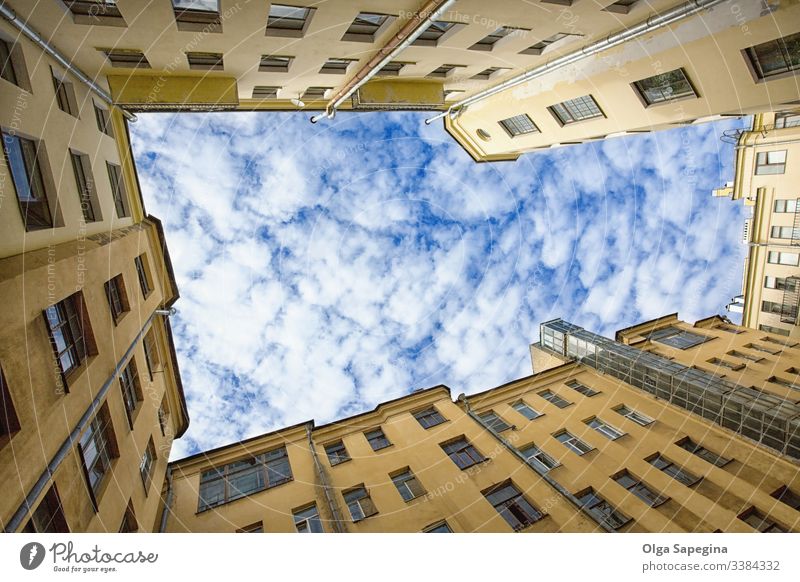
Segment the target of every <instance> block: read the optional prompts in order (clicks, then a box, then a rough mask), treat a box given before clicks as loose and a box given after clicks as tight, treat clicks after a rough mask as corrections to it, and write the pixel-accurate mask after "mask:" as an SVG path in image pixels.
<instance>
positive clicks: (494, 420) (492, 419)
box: [478, 410, 511, 432]
mask: <svg viewBox="0 0 800 582" xmlns="http://www.w3.org/2000/svg"><path fill="white" fill-rule="evenodd" d="M478 418H480V419H481V420H482V421H483V422H484V423H486V424H488V425H489V427H490V428H492V429H493V430H494V431H495V432H503V431H504V430H508V429H510V428H511V427H510V426H509V425H508V424H506V422H505V421H504V420H503V419H502V418H500V417H499V416H497V414H496V413H495V412H494V411H493V410H490V411H489V412H484V413H483V414H479V415H478Z"/></svg>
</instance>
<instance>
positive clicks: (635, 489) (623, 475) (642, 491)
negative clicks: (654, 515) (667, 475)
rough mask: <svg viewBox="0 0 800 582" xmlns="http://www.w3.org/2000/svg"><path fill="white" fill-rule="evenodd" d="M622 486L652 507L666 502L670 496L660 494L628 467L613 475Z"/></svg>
mask: <svg viewBox="0 0 800 582" xmlns="http://www.w3.org/2000/svg"><path fill="white" fill-rule="evenodd" d="M613 479H614V481H616V482H617V483H618V484H619V485H620V486H622V487H624V488H625V489H627V490H628V491H630V492H631V493H633V494H634V495H636V497H638V498H639V499H641V500H642V501H644V502H645V503H646V504H647V505H649V506H650V507H656V506H658V505H661V504H662V503H664V502H666V501H667V500H668V499H669V498H668V497H664V496H663V495H659V494H658V493H656V492H655V491H653V490H652V489H650V488H649V487H648V486H647V485H645V484H644V483H642V481H640V480H639V479H637V478H636V477H634V476H633V475H631V474H630V473H629V472H628V471H627V469H626V470H623V471H622V472H620V473H618V474H617V475H615V476H614V477H613Z"/></svg>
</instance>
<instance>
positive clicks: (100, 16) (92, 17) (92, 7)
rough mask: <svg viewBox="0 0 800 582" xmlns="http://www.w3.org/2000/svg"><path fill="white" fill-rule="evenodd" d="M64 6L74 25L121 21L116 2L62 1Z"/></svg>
mask: <svg viewBox="0 0 800 582" xmlns="http://www.w3.org/2000/svg"><path fill="white" fill-rule="evenodd" d="M64 4H66V5H67V8H69V10H70V12H72V19H73V21H74V22H75V23H76V24H112V23H113V21H114V20H122V14H120V12H119V8H117V1H116V0H64ZM122 24H123V25H124V21H123V23H122Z"/></svg>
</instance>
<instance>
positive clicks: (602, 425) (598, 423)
mask: <svg viewBox="0 0 800 582" xmlns="http://www.w3.org/2000/svg"><path fill="white" fill-rule="evenodd" d="M585 423H586V425H587V426H589V427H590V428H593V429H594V430H596V431H597V432H599V433H600V434H601V435H603V436H604V437H606V438H607V439H610V440H612V441H615V440H617V439H618V438H620V437H622V436H625V433H624V432H622V431H621V430H619V429H616V428H614V427H613V426H611V425H610V424H608V423H606V422H604V421H602V420H600V419H599V418H597V417H594V418H590V419H589V420H587V421H585Z"/></svg>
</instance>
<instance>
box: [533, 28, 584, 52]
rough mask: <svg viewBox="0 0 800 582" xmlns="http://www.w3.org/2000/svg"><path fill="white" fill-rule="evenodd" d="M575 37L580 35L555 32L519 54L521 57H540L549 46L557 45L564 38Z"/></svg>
mask: <svg viewBox="0 0 800 582" xmlns="http://www.w3.org/2000/svg"><path fill="white" fill-rule="evenodd" d="M576 36H580V35H579V34H571V33H569V32H557V33H555V34H553V35H551V36H548V37H547V38H544V39H542V40H540V41H539V42H537V43H536V44H534V45H531V46H529V47H528V48H526V49H525V50H524V51H522V52H521V53H520V54H523V55H540V54H542V53H543V52H544V51H545V50H547V49H548V48H549V47H550V45H553V44H555V43H557V42H558V41H560V40H563V39H565V38H574V37H576Z"/></svg>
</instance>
